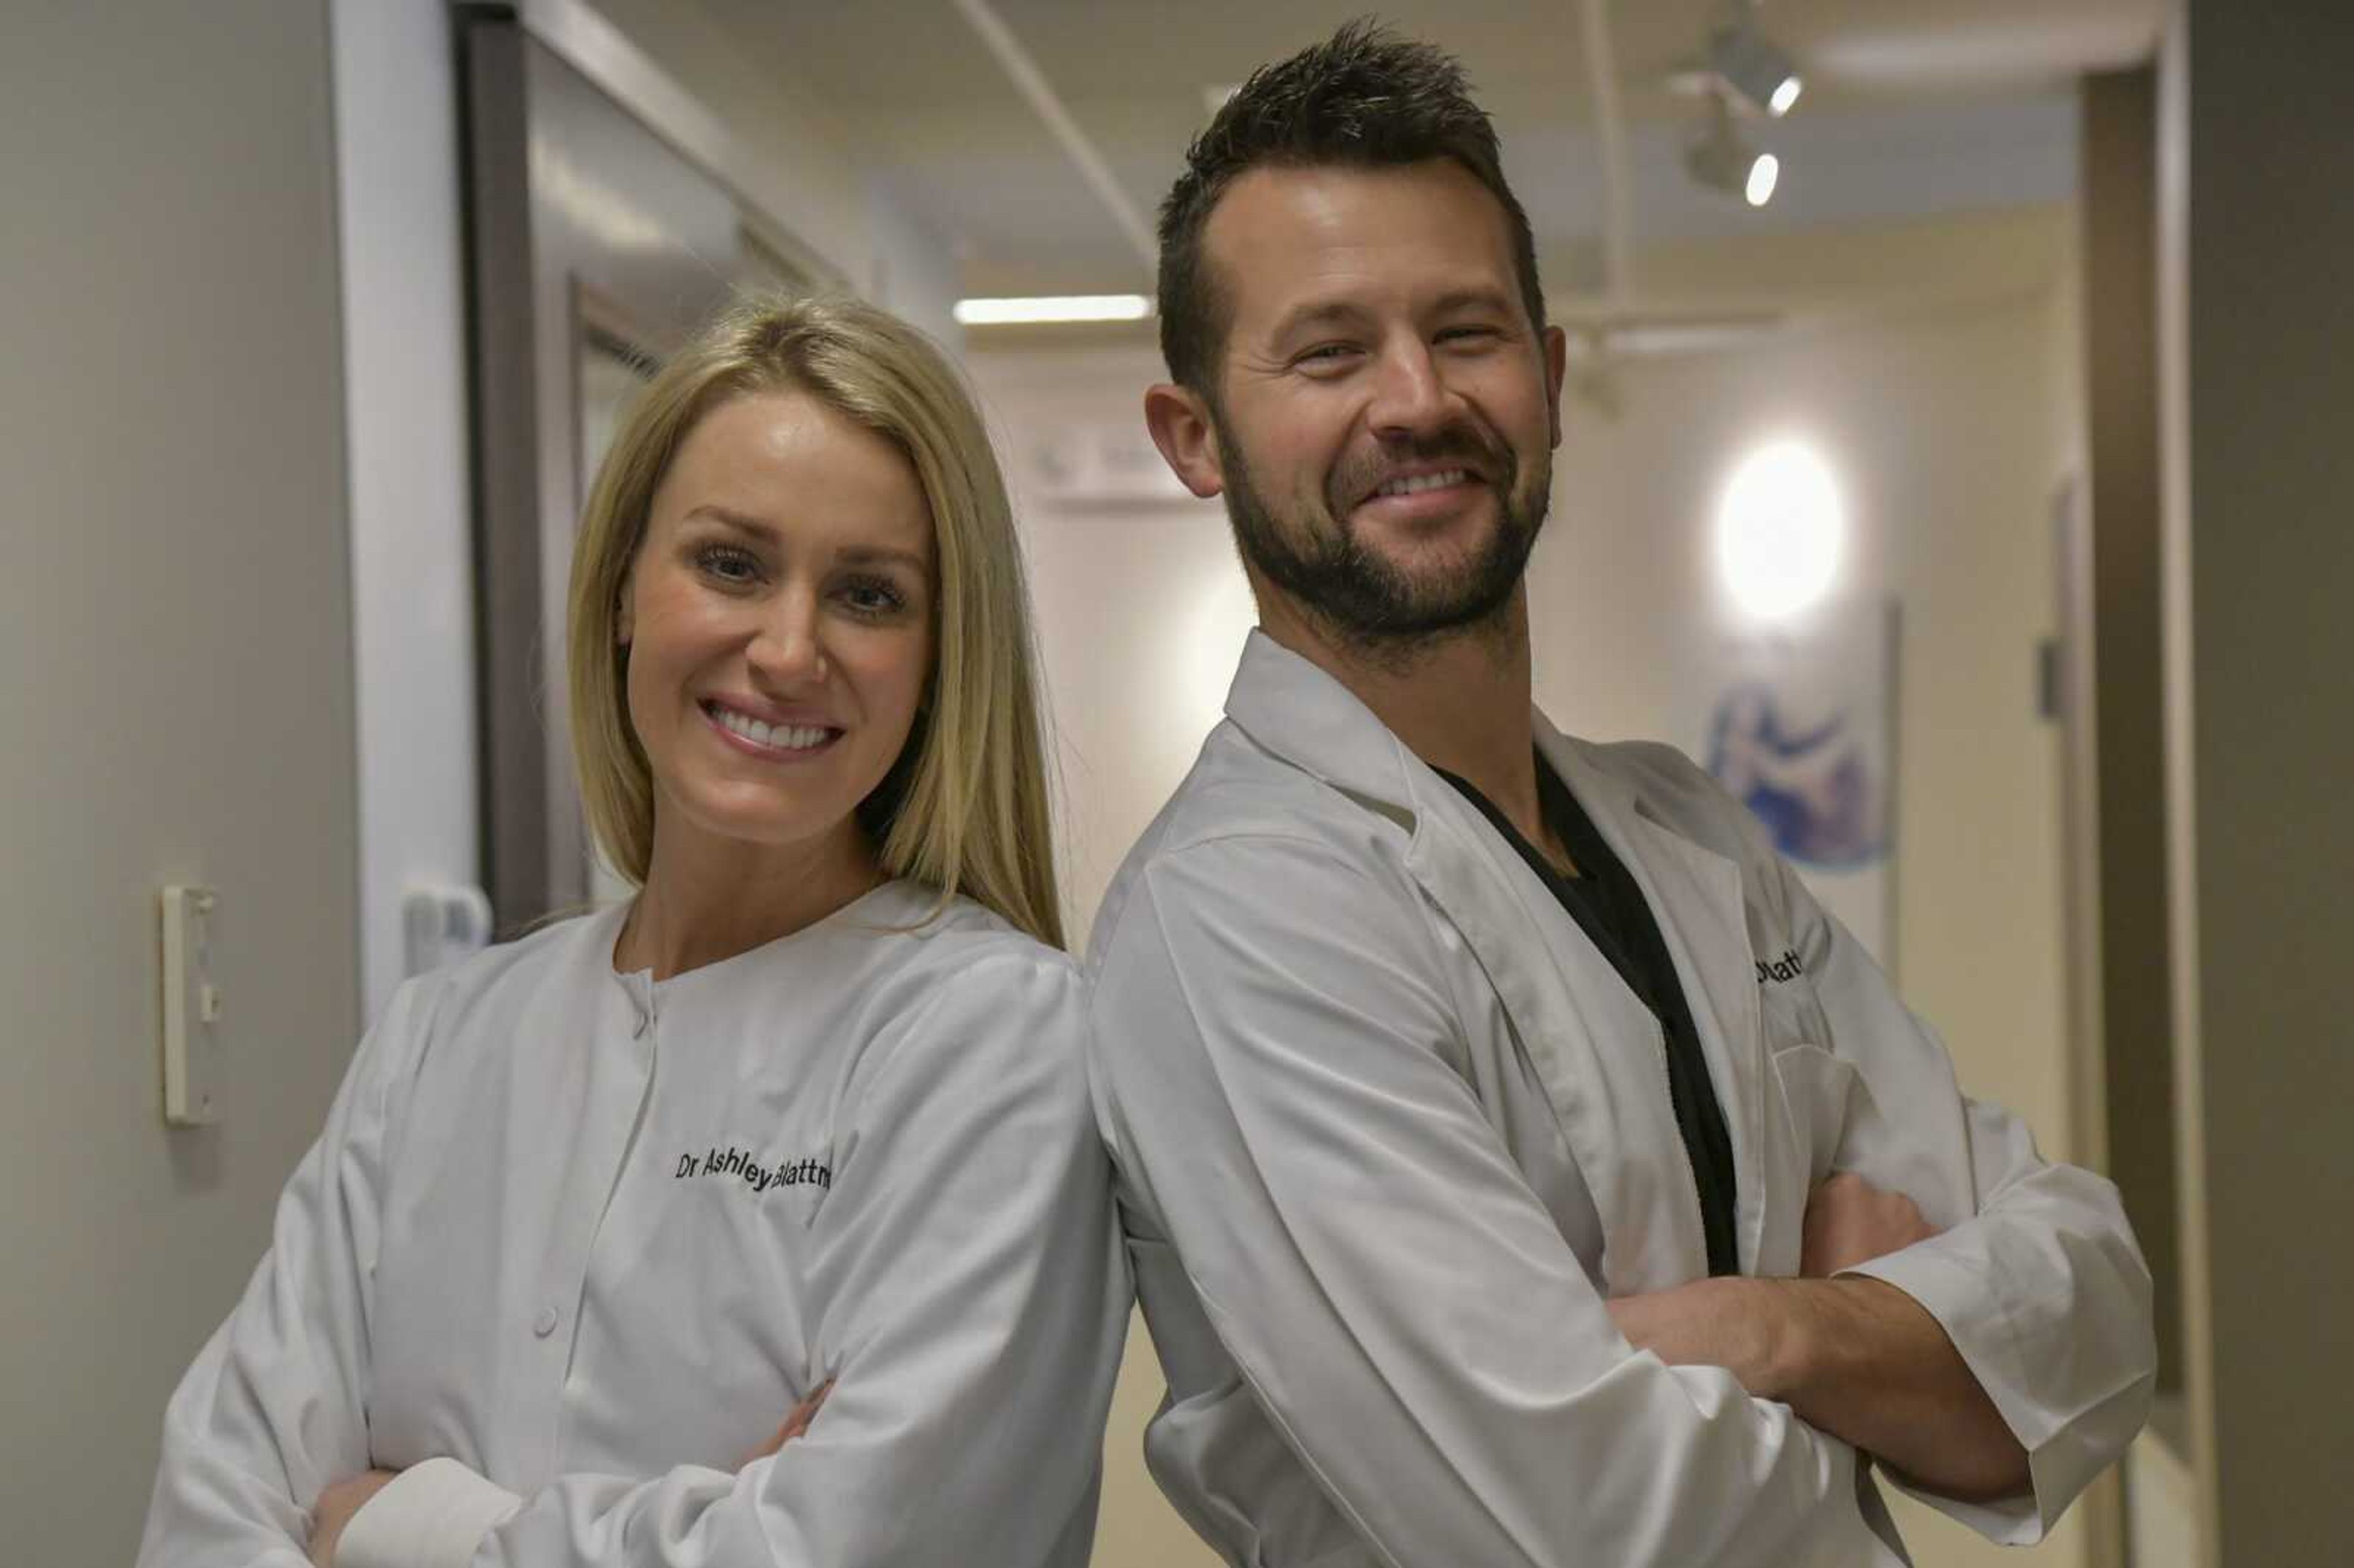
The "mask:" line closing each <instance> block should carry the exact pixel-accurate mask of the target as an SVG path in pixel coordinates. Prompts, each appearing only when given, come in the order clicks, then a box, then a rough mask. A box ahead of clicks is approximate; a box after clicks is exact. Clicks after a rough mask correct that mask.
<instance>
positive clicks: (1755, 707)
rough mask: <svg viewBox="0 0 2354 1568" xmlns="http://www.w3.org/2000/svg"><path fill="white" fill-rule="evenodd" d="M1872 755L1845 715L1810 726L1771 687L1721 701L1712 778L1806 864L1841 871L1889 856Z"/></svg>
mask: <svg viewBox="0 0 2354 1568" xmlns="http://www.w3.org/2000/svg"><path fill="white" fill-rule="evenodd" d="M1873 752H1874V748H1873V747H1872V746H1871V745H1870V744H1869V743H1868V741H1867V739H1866V738H1865V737H1864V736H1861V735H1860V734H1859V733H1858V730H1857V726H1853V725H1851V724H1850V722H1849V714H1848V712H1847V711H1846V710H1845V709H1843V708H1842V709H1840V710H1839V711H1836V712H1834V713H1833V714H1832V715H1830V716H1829V718H1826V719H1822V720H1819V721H1818V722H1814V723H1811V724H1807V725H1796V724H1793V723H1791V722H1790V721H1789V718H1788V705H1787V704H1786V703H1785V702H1784V701H1783V700H1782V699H1781V698H1780V697H1779V696H1777V695H1776V693H1775V691H1774V689H1773V687H1772V686H1770V685H1768V684H1766V683H1764V682H1757V681H1751V682H1744V683H1740V684H1737V685H1735V686H1734V687H1733V688H1732V689H1730V690H1729V691H1727V692H1726V693H1725V694H1724V695H1723V697H1722V698H1720V699H1719V700H1718V702H1717V704H1716V708H1715V712H1714V713H1713V715H1712V716H1711V719H1710V723H1709V743H1708V770H1709V772H1711V773H1712V774H1713V775H1715V777H1716V779H1717V781H1718V782H1719V783H1721V784H1723V786H1724V787H1725V788H1726V789H1729V790H1731V791H1732V792H1733V794H1734V796H1735V797H1736V798H1737V799H1739V800H1741V801H1742V803H1743V804H1744V805H1746V806H1747V807H1748V808H1749V810H1751V811H1752V812H1754V813H1755V815H1756V818H1757V820H1758V821H1761V822H1763V823H1765V828H1766V831H1767V832H1770V833H1772V834H1773V837H1774V847H1775V848H1776V850H1777V851H1779V852H1780V853H1782V855H1783V856H1784V857H1785V858H1787V859H1789V860H1793V861H1796V862H1798V863H1800V864H1803V865H1810V866H1818V867H1822V868H1825V869H1830V870H1843V869H1850V868H1854V867H1859V866H1862V865H1865V864H1868V863H1872V862H1873V861H1876V860H1878V859H1880V858H1881V857H1882V855H1883V854H1885V853H1887V849H1888V840H1887V830H1886V822H1887V813H1886V812H1885V811H1884V810H1882V805H1881V802H1882V789H1883V788H1884V783H1883V780H1882V779H1880V778H1879V777H1877V774H1878V768H1877V767H1876V765H1875V758H1874V755H1873Z"/></svg>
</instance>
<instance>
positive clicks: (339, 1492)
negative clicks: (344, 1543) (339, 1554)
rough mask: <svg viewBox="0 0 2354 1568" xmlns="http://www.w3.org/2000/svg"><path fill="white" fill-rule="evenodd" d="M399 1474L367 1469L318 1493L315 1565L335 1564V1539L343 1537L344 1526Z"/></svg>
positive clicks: (314, 1511)
mask: <svg viewBox="0 0 2354 1568" xmlns="http://www.w3.org/2000/svg"><path fill="white" fill-rule="evenodd" d="M397 1474H398V1471H395V1470H368V1471H366V1472H364V1473H362V1474H360V1475H356V1476H354V1477H352V1478H349V1479H348V1480H341V1481H337V1482H336V1483H335V1484H334V1486H332V1487H329V1488H328V1489H326V1490H325V1491H323V1492H321V1493H320V1494H319V1500H318V1501H317V1502H315V1503H313V1504H312V1505H311V1561H312V1563H313V1564H315V1565H316V1568H334V1564H335V1542H338V1541H340V1540H342V1539H343V1535H344V1527H345V1525H347V1524H349V1523H351V1522H352V1515H354V1514H355V1513H357V1512H359V1511H360V1509H361V1507H362V1506H363V1505H365V1504H366V1501H367V1500H368V1499H370V1498H372V1497H374V1496H376V1493H378V1492H380V1491H382V1490H384V1489H385V1488H386V1487H387V1486H389V1485H391V1483H392V1478H393V1477H394V1476H395V1475H397Z"/></svg>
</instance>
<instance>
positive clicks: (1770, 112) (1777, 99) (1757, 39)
mask: <svg viewBox="0 0 2354 1568" xmlns="http://www.w3.org/2000/svg"><path fill="white" fill-rule="evenodd" d="M1707 60H1708V69H1709V70H1710V71H1711V72H1712V73H1713V74H1714V75H1715V77H1716V79H1718V80H1719V81H1721V82H1723V84H1724V85H1725V88H1726V90H1728V91H1731V92H1733V93H1734V94H1735V95H1737V96H1738V97H1739V98H1740V99H1741V101H1742V102H1743V103H1744V104H1745V105H1746V106H1747V107H1748V108H1749V109H1751V110H1752V111H1755V112H1756V113H1759V114H1763V115H1765V117H1766V118H1767V119H1769V120H1779V119H1780V118H1782V116H1783V115H1785V114H1787V113H1788V112H1789V111H1790V106H1791V105H1792V104H1794V103H1796V102H1797V101H1798V94H1800V93H1801V92H1804V91H1805V90H1806V87H1807V84H1806V81H1805V79H1803V78H1801V77H1800V76H1799V75H1798V68H1797V63H1796V62H1795V61H1793V60H1792V59H1791V58H1790V57H1789V56H1788V55H1787V54H1785V53H1783V52H1782V50H1781V49H1780V48H1776V46H1775V43H1774V40H1773V39H1771V38H1769V37H1766V36H1765V29H1763V28H1762V27H1760V26H1758V25H1757V6H1756V4H1755V0H1736V4H1735V5H1734V9H1733V11H1732V14H1731V17H1730V19H1729V20H1727V21H1726V22H1725V23H1723V25H1722V26H1719V27H1718V28H1717V29H1716V31H1715V32H1713V33H1712V34H1711V35H1710V36H1709V40H1708V55H1707Z"/></svg>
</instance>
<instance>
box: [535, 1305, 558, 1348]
mask: <svg viewBox="0 0 2354 1568" xmlns="http://www.w3.org/2000/svg"><path fill="white" fill-rule="evenodd" d="M531 1331H532V1332H533V1333H535V1334H536V1335H538V1336H539V1337H540V1338H541V1339H543V1340H544V1339H546V1338H547V1336H548V1335H550V1334H553V1333H554V1332H556V1308H553V1307H543V1308H540V1309H539V1316H538V1317H536V1318H534V1319H532V1320H531Z"/></svg>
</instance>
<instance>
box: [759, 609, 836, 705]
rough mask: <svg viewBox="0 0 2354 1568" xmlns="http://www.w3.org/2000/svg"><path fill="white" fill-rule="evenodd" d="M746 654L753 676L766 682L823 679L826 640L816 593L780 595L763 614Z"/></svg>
mask: <svg viewBox="0 0 2354 1568" xmlns="http://www.w3.org/2000/svg"><path fill="white" fill-rule="evenodd" d="M746 658H747V659H748V661H749V662H750V663H751V666H752V673H753V674H754V676H755V677H756V678H758V679H759V680H760V681H762V682H765V683H773V684H776V685H780V686H782V685H794V684H799V683H806V682H811V681H820V680H823V679H824V678H825V644H824V641H823V640H822V638H821V637H820V635H819V631H818V614H817V600H816V597H815V596H814V595H811V594H803V593H788V594H784V595H780V596H779V598H778V599H776V600H775V601H774V602H772V603H771V604H770V605H769V607H768V609H767V610H766V611H765V612H764V613H763V614H762V616H761V618H760V626H759V630H758V632H757V633H756V634H755V635H754V637H753V639H752V645H751V647H750V648H749V649H748V650H747V651H746Z"/></svg>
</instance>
